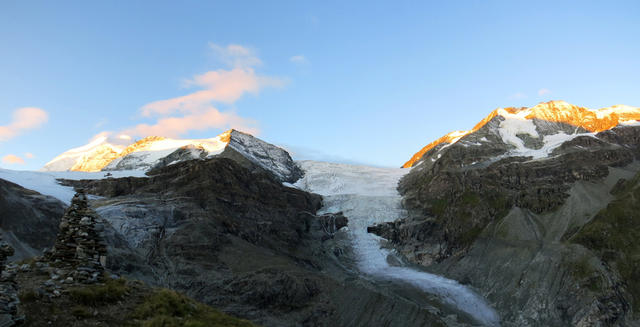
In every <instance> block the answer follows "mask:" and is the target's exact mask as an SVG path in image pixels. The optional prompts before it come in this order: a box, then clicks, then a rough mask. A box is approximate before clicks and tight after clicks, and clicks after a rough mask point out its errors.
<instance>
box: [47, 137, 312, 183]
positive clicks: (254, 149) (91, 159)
mask: <svg viewBox="0 0 640 327" xmlns="http://www.w3.org/2000/svg"><path fill="white" fill-rule="evenodd" d="M228 147H229V148H231V149H233V150H235V151H236V152H238V153H239V154H240V155H242V156H244V157H245V158H246V159H248V160H249V161H251V162H253V163H254V164H256V165H258V166H260V167H262V168H263V169H265V170H267V171H270V172H271V173H273V174H274V175H275V176H276V177H277V178H278V179H280V180H282V181H287V182H294V181H295V180H297V179H298V178H299V177H300V175H301V173H300V169H299V168H298V167H297V166H296V164H295V163H294V162H293V160H292V159H291V157H290V156H289V153H287V152H286V151H285V150H283V149H281V148H279V147H277V146H275V145H272V144H269V143H267V142H264V141H262V140H260V139H258V138H256V137H254V136H252V135H249V134H246V133H243V132H240V131H237V130H234V129H231V130H228V131H226V132H224V133H222V134H220V135H218V136H216V137H213V138H209V139H170V138H164V137H158V136H150V137H145V138H143V139H141V140H139V141H136V142H134V143H132V144H129V145H128V146H122V145H116V144H113V143H110V142H109V140H108V139H107V138H106V137H100V138H97V139H95V140H94V141H92V142H91V143H89V144H87V145H84V146H81V147H78V148H74V149H71V150H69V151H66V152H64V153H63V154H61V155H59V156H57V157H56V158H54V159H53V160H51V161H50V162H49V163H47V164H46V165H45V166H44V167H43V168H42V170H43V171H85V172H96V171H123V170H142V171H147V170H149V169H152V168H154V167H160V166H168V165H171V164H174V163H177V162H181V161H186V160H193V159H207V158H212V157H215V156H217V155H219V154H221V153H222V152H223V151H225V149H227V148H228Z"/></svg>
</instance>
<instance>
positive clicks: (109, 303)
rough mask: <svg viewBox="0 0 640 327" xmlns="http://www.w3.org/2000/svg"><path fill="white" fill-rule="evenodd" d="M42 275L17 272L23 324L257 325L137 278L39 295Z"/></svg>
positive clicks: (151, 326)
mask: <svg viewBox="0 0 640 327" xmlns="http://www.w3.org/2000/svg"><path fill="white" fill-rule="evenodd" d="M45 279H46V278H45ZM42 280H43V278H42V276H33V275H31V276H25V275H23V276H21V277H20V278H19V283H20V284H21V289H22V291H21V293H20V299H21V302H22V303H21V305H20V310H21V312H22V314H24V315H25V316H26V321H25V326H131V327H133V326H141V327H156V326H184V327H200V326H203V327H204V326H237V327H250V326H254V325H253V324H252V323H250V322H248V321H246V320H242V319H238V318H235V317H232V316H229V315H227V314H224V313H222V312H220V311H218V310H215V309H213V308H211V307H209V306H207V305H204V304H202V303H199V302H197V301H195V300H193V299H191V298H188V297H186V296H184V295H182V294H179V293H177V292H174V291H171V290H167V289H158V288H151V287H148V286H146V285H144V284H142V283H140V282H136V281H126V280H124V279H119V280H108V281H107V282H106V283H104V284H95V285H87V286H75V287H70V288H69V289H66V290H64V291H63V292H62V295H61V296H59V297H55V298H53V299H51V300H49V299H48V298H46V297H42V296H39V295H38V292H37V285H39V283H41V282H42ZM30 286H31V287H30ZM34 286H35V287H34Z"/></svg>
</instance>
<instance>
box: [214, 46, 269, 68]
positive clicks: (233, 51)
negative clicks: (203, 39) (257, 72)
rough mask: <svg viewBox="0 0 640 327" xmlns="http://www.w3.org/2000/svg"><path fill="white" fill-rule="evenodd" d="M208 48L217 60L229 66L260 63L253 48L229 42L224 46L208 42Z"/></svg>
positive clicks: (258, 64) (240, 66) (251, 65)
mask: <svg viewBox="0 0 640 327" xmlns="http://www.w3.org/2000/svg"><path fill="white" fill-rule="evenodd" d="M209 48H211V51H213V54H214V55H215V56H216V58H217V59H218V60H220V61H221V62H222V63H224V64H226V65H227V66H230V67H234V68H244V67H255V66H260V65H262V61H261V60H260V58H258V56H257V55H256V53H255V51H254V50H253V49H250V48H247V47H244V46H241V45H237V44H229V45H227V46H226V47H224V46H221V45H217V44H215V43H209Z"/></svg>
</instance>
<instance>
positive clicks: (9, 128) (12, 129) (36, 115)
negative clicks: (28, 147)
mask: <svg viewBox="0 0 640 327" xmlns="http://www.w3.org/2000/svg"><path fill="white" fill-rule="evenodd" d="M48 120H49V114H48V113H47V112H46V111H44V110H42V109H40V108H35V107H26V108H20V109H17V110H16V111H14V112H13V120H12V121H11V123H9V124H8V125H4V126H0V142H2V141H7V140H10V139H12V138H14V137H15V136H17V135H19V134H21V133H23V132H24V131H26V130H30V129H35V128H38V127H40V126H42V124H44V123H46V122H47V121H48Z"/></svg>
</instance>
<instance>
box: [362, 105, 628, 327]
mask: <svg viewBox="0 0 640 327" xmlns="http://www.w3.org/2000/svg"><path fill="white" fill-rule="evenodd" d="M499 118H500V117H496V118H494V119H495V120H496V121H495V122H494V121H491V122H489V123H487V125H485V127H483V128H481V129H479V130H478V131H476V132H475V133H472V134H469V135H467V136H465V137H463V138H462V139H461V140H460V141H459V142H458V143H455V144H452V145H449V146H447V147H446V148H444V149H443V147H439V148H434V149H432V150H430V151H429V153H427V155H425V157H424V158H423V161H422V163H421V164H420V165H418V166H417V167H416V168H414V169H413V170H412V171H411V172H410V173H409V174H408V175H407V176H406V177H405V178H404V179H403V180H402V181H401V183H400V186H399V190H400V192H401V193H402V194H403V197H404V201H403V202H404V206H405V207H406V209H407V210H408V212H409V217H408V218H407V219H404V220H399V221H396V222H392V223H387V224H383V225H379V226H373V227H371V228H370V229H369V231H370V232H373V233H376V234H378V235H380V236H382V237H384V238H387V239H389V240H390V241H391V242H392V243H393V244H395V245H396V246H397V248H398V250H399V251H400V252H402V253H403V254H404V255H405V256H406V257H407V258H408V259H409V260H411V261H413V262H415V263H418V264H422V265H424V266H427V267H428V268H429V269H430V270H432V271H434V272H437V273H442V274H445V275H446V276H448V277H450V278H453V279H457V280H460V281H463V282H466V283H470V284H471V285H473V286H475V287H477V288H478V289H480V290H482V292H483V294H484V295H485V296H487V298H488V299H489V300H490V301H491V302H492V303H493V304H494V305H495V306H496V308H497V309H498V311H499V312H500V314H501V317H502V322H503V324H504V325H518V326H520V325H532V326H537V325H558V324H559V325H578V326H592V325H625V324H628V323H631V322H632V321H634V319H635V318H634V316H633V315H632V314H631V312H632V311H633V310H634V309H633V308H632V307H631V305H630V304H631V303H632V302H633V301H632V300H631V299H632V298H631V297H630V296H629V295H628V294H629V286H628V285H630V284H629V283H632V282H631V280H632V278H633V277H631V276H633V274H632V273H630V274H624V273H621V271H622V270H624V269H622V270H620V269H619V268H617V267H615V266H612V265H610V264H609V263H608V262H607V261H606V260H604V259H602V255H600V257H598V255H596V253H597V252H596V253H594V251H592V250H589V247H588V246H586V247H587V248H585V243H584V242H582V243H581V242H577V243H568V242H567V240H570V239H572V237H575V236H574V235H576V233H578V235H579V234H580V231H581V230H583V228H586V227H585V226H586V224H588V223H589V221H591V220H592V219H594V221H595V219H596V218H593V217H594V216H595V215H596V214H597V213H598V211H600V210H601V209H602V208H604V207H606V205H607V203H608V202H609V201H611V199H612V196H611V195H610V194H609V191H610V190H611V189H612V188H613V187H614V185H616V183H617V182H618V180H619V179H620V178H629V177H630V176H633V175H634V174H635V172H637V171H638V165H637V163H636V160H637V159H638V158H640V128H639V127H632V126H625V127H616V128H613V129H611V130H607V131H604V132H601V133H598V134H596V135H595V136H594V137H592V136H579V137H575V138H573V139H572V140H570V141H568V142H565V143H564V144H562V145H561V146H560V147H558V148H556V149H555V150H554V151H553V152H552V153H551V154H550V156H549V157H548V158H544V159H541V160H532V158H530V157H529V158H528V157H506V156H503V155H502V154H503V153H504V151H505V147H507V148H508V146H507V145H505V144H504V143H503V142H502V141H501V140H500V139H499V137H496V133H495V132H493V130H494V129H495V127H496V126H497V124H498V122H499V120H498V119H499ZM493 125H496V126H493ZM536 125H540V126H543V125H544V124H542V123H541V122H536ZM554 128H555V127H554ZM547 132H548V133H552V132H551V131H547ZM524 141H525V143H526V139H525V140H524ZM472 144H482V146H471V145H472ZM436 157H437V159H436ZM432 158H433V160H431V159H432ZM621 187H622V186H620V185H618V186H617V188H621ZM612 233H613V231H612ZM605 239H609V236H606V237H605ZM578 244H580V245H578ZM604 248H606V247H604ZM601 251H604V250H602V248H601ZM615 251H620V250H615ZM615 251H614V252H615ZM605 252H606V251H605ZM594 281H597V282H595V284H594Z"/></svg>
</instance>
